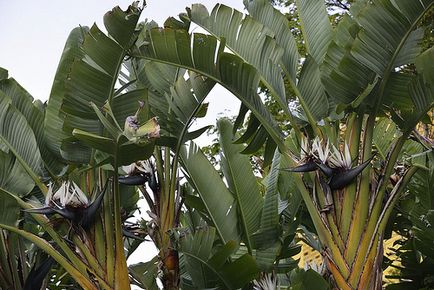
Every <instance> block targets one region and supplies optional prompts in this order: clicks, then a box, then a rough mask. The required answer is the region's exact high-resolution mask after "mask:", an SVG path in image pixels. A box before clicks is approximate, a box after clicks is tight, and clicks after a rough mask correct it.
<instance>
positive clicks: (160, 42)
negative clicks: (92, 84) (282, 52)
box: [136, 28, 283, 148]
mask: <svg viewBox="0 0 434 290" xmlns="http://www.w3.org/2000/svg"><path fill="white" fill-rule="evenodd" d="M173 47H176V49H173ZM224 47H225V45H224V43H223V42H221V43H220V45H218V43H217V39H216V38H215V37H214V36H211V35H205V34H200V33H196V34H193V35H192V36H191V35H190V34H188V33H187V32H186V31H183V30H174V29H170V28H165V29H161V28H158V29H151V30H150V36H149V39H148V41H147V43H145V44H144V45H142V46H141V47H140V48H139V50H140V51H137V52H136V53H137V55H136V56H138V57H142V58H145V59H149V60H154V61H158V62H163V63H166V64H172V65H175V66H179V67H184V68H187V69H190V70H193V71H195V72H197V73H199V74H202V75H204V76H206V77H209V78H211V79H213V80H214V81H216V82H218V83H220V84H221V85H223V86H224V87H225V88H227V89H228V90H229V91H231V92H232V93H233V94H234V95H235V96H237V97H238V98H239V99H240V100H241V101H242V102H244V104H245V105H246V106H247V107H248V108H249V109H250V110H251V111H252V112H253V114H255V116H256V117H257V118H258V119H259V120H260V121H261V123H262V124H263V125H264V127H265V128H266V129H267V131H268V133H269V134H270V135H271V136H272V138H273V140H274V141H275V142H276V143H277V144H278V145H279V147H281V148H283V143H282V141H281V133H280V130H279V129H278V128H277V126H276V123H275V121H274V120H273V118H272V116H271V115H270V113H269V112H268V111H267V109H266V108H265V106H264V104H263V103H262V101H261V99H260V97H259V96H258V94H257V88H258V85H259V80H260V76H259V74H258V72H257V71H256V69H255V68H254V67H253V66H251V65H249V64H247V63H246V62H244V61H243V60H242V59H241V58H239V57H238V56H235V55H233V54H229V53H226V52H223V49H224Z"/></svg>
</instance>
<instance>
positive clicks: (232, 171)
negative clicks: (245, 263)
mask: <svg viewBox="0 0 434 290" xmlns="http://www.w3.org/2000/svg"><path fill="white" fill-rule="evenodd" d="M217 126H218V131H219V135H220V138H219V139H220V146H221V148H222V150H223V152H222V153H223V154H224V159H225V160H226V164H227V171H226V172H224V174H225V177H226V179H227V180H228V183H230V184H232V185H233V192H232V193H233V194H234V196H235V199H236V201H237V209H238V211H239V214H238V217H239V221H240V223H241V228H242V232H243V238H244V239H245V242H246V245H247V247H248V248H249V250H252V248H253V244H252V241H251V240H252V235H253V233H254V232H256V231H257V230H258V228H259V221H260V220H259V217H260V213H261V208H262V196H261V193H260V192H259V188H258V185H257V183H256V178H255V176H254V175H253V171H252V166H251V165H250V160H249V157H248V156H246V155H242V154H241V153H240V152H241V151H242V149H243V146H242V145H237V144H233V135H232V125H231V123H230V122H229V121H228V120H226V119H220V120H219V121H218V122H217Z"/></svg>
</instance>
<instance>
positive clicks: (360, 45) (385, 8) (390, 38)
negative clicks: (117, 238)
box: [322, 0, 433, 110]
mask: <svg viewBox="0 0 434 290" xmlns="http://www.w3.org/2000/svg"><path fill="white" fill-rule="evenodd" d="M432 3H433V1H432V0H427V1H406V0H399V1H390V0H376V1H372V3H371V2H369V4H364V5H361V7H359V9H358V11H357V13H353V14H354V17H353V18H351V17H350V16H346V17H344V19H343V20H342V21H341V22H340V23H339V25H338V27H337V30H336V34H335V38H334V40H333V42H332V44H331V45H330V46H329V49H328V51H327V54H326V57H325V62H324V65H323V67H322V69H323V72H324V76H323V81H324V84H325V85H326V89H327V92H328V93H329V94H330V96H332V97H333V98H335V99H336V100H337V101H338V102H344V103H349V102H351V101H353V100H354V99H355V98H357V96H358V95H359V94H360V93H362V92H363V90H364V89H365V88H366V87H367V86H368V84H369V83H371V82H372V81H373V80H374V77H375V75H376V74H377V75H378V76H380V77H381V80H380V82H379V85H378V86H379V90H374V91H373V93H372V96H371V97H370V98H368V99H367V100H368V105H369V106H370V107H374V108H375V110H378V109H379V108H380V106H381V105H382V103H383V102H384V98H385V97H387V96H386V95H385V92H387V90H385V88H387V87H391V86H392V85H391V84H389V82H391V81H395V80H396V78H395V79H394V78H391V77H390V75H391V73H392V72H393V70H394V68H395V67H396V66H397V65H402V64H404V63H405V64H407V63H408V62H413V61H414V58H415V56H416V55H417V53H418V52H419V51H420V48H419V47H418V42H419V41H418V39H420V37H421V31H420V30H415V28H416V27H417V25H418V22H419V21H420V19H421V18H422V17H423V15H425V13H426V12H427V11H428V10H429V9H430V7H431V6H432Z"/></svg>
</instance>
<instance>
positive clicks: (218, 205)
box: [180, 142, 239, 243]
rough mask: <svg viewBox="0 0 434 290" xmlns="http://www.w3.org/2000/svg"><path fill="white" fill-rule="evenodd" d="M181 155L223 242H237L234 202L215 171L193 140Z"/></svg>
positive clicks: (236, 220)
mask: <svg viewBox="0 0 434 290" xmlns="http://www.w3.org/2000/svg"><path fill="white" fill-rule="evenodd" d="M180 156H181V161H182V164H183V166H184V168H185V169H186V171H187V174H188V175H189V178H190V180H191V181H192V185H193V187H194V188H195V189H196V190H197V193H198V194H199V196H200V198H201V199H202V201H203V203H204V205H205V207H206V209H207V212H208V214H209V216H210V218H211V220H212V222H213V224H214V226H215V227H216V230H217V233H218V235H219V237H220V238H221V239H222V242H223V243H226V242H228V241H230V240H234V241H238V240H239V233H238V229H237V225H238V218H237V205H236V202H235V200H234V198H233V196H232V193H231V192H230V191H229V190H228V189H227V187H226V185H225V184H224V182H223V180H222V179H221V178H220V175H219V174H218V172H217V171H216V170H215V169H214V167H213V166H212V164H211V163H210V162H209V161H208V160H207V159H206V157H205V155H204V154H203V153H202V151H201V150H200V149H199V147H198V146H197V145H196V144H194V143H193V142H190V143H189V144H188V148H187V149H183V150H182V151H181V155H180Z"/></svg>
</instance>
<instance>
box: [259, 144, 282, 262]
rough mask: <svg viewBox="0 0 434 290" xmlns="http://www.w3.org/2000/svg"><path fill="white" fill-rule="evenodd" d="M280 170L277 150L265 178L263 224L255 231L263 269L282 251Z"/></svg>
mask: <svg viewBox="0 0 434 290" xmlns="http://www.w3.org/2000/svg"><path fill="white" fill-rule="evenodd" d="M279 171H280V153H279V151H278V150H276V151H275V153H274V157H273V163H272V165H271V169H270V172H269V174H268V175H267V177H266V179H265V183H266V188H267V190H266V193H265V201H264V207H263V209H262V214H261V224H260V227H259V230H258V232H256V233H255V236H254V238H255V245H256V247H257V251H256V260H257V261H258V265H259V266H260V267H261V269H263V270H270V268H271V266H272V265H273V264H274V261H275V260H276V257H277V255H278V253H279V251H280V246H281V245H280V242H279V237H280V224H279V211H278V205H279V192H278V178H279Z"/></svg>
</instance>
